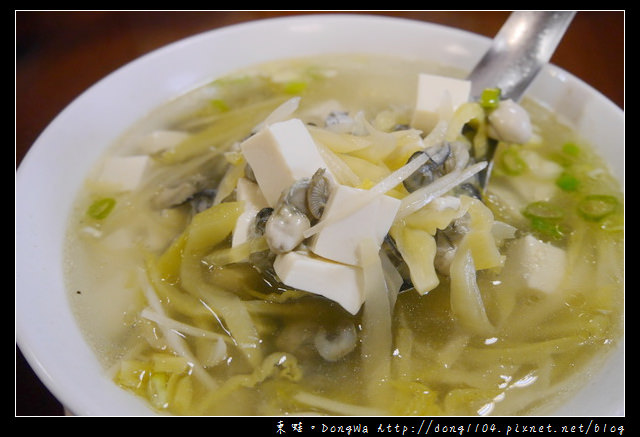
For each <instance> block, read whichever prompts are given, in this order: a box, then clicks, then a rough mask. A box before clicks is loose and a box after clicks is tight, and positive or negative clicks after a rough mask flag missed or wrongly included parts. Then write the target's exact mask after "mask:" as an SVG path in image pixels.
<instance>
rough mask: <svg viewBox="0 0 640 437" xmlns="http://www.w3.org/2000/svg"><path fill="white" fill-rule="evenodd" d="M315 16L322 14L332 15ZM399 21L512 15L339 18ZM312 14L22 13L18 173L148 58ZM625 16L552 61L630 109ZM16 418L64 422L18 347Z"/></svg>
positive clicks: (594, 25) (596, 27) (477, 20)
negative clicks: (198, 37)
mask: <svg viewBox="0 0 640 437" xmlns="http://www.w3.org/2000/svg"><path fill="white" fill-rule="evenodd" d="M325 12H326V11H322V12H315V13H325ZM340 12H347V13H372V14H380V15H392V16H397V17H405V18H410V19H416V20H421V21H427V22H433V23H438V24H443V25H447V26H452V27H456V28H460V29H464V30H468V31H471V32H475V33H479V34H482V35H485V36H488V37H493V36H494V35H495V34H496V32H497V31H498V29H499V28H500V26H501V25H502V23H503V22H504V20H505V19H506V18H507V16H508V15H509V12H508V11H407V12H400V11H398V12H394V11H385V12H377V11H340ZM301 13H309V12H306V11H298V12H289V11H267V12H265V11H207V12H198V11H185V12H145V11H139V12H131V11H100V12H92V11H85V12H68V11H59V12H39V11H16V12H15V31H16V35H15V37H16V76H15V80H16V83H15V90H16V120H15V121H16V168H17V167H18V165H19V164H20V162H21V160H22V158H23V157H24V155H25V154H26V153H27V151H28V150H29V147H30V146H31V144H32V143H33V142H34V141H35V140H36V138H37V137H38V135H39V134H40V133H41V132H42V130H43V129H44V128H45V127H46V126H47V125H48V124H49V123H50V122H51V120H52V119H53V118H54V117H55V116H56V115H57V114H58V113H59V112H60V111H61V110H62V109H64V107H65V106H67V105H68V104H69V103H70V102H71V101H72V100H73V99H74V98H76V97H77V96H78V95H79V94H81V93H82V92H83V91H84V90H86V89H87V88H88V87H89V86H91V85H92V84H94V83H95V82H97V81H98V80H99V79H101V78H102V77H104V76H106V75H108V74H109V73H111V72H112V71H114V70H115V69H117V68H119V67H121V66H122V65H124V64H126V63H127V62H129V61H132V60H134V59H136V58H138V57H140V56H141V55H143V54H145V53H147V52H149V51H151V50H154V49H156V48H159V47H161V46H163V45H166V44H168V43H171V42H173V41H176V40H178V39H181V38H184V37H187V36H190V35H194V34H197V33H200V32H204V31H207V30H211V29H214V28H218V27H222V26H227V25H232V24H236V23H240V22H244V21H250V20H256V19H261V18H269V17H276V16H281V15H291V14H301ZM624 25H625V13H624V11H593V12H592V11H580V12H578V14H577V15H576V17H575V19H574V21H573V22H572V24H571V26H570V28H569V30H568V31H567V33H566V35H565V37H564V38H563V40H562V42H561V44H560V46H559V47H558V49H557V51H556V53H555V54H554V57H553V58H552V60H551V62H553V63H554V64H556V65H558V66H559V67H562V68H564V69H565V70H567V71H569V72H570V73H573V74H574V75H576V76H578V77H580V78H581V79H582V80H584V81H585V82H587V83H588V84H590V85H591V86H593V87H594V88H596V89H598V90H599V91H600V92H601V93H603V94H604V95H605V96H607V97H608V98H609V99H611V100H612V101H613V102H614V103H615V104H617V105H618V106H620V107H621V108H623V109H624V90H625V88H624V41H625V40H624V30H625V29H624ZM15 382H16V384H15V395H16V404H15V414H16V416H42V415H48V416H55V415H63V414H64V409H63V407H62V406H61V405H60V404H59V403H58V402H57V401H56V400H55V398H54V397H53V396H52V395H51V394H50V393H49V392H48V390H47V389H46V388H45V387H44V386H43V385H42V384H41V383H40V382H39V381H38V379H37V377H36V376H35V375H34V373H33V372H32V371H31V369H30V368H29V366H28V364H27V363H26V362H25V360H24V357H23V356H22V354H21V353H20V350H19V349H18V348H17V347H16V381H15Z"/></svg>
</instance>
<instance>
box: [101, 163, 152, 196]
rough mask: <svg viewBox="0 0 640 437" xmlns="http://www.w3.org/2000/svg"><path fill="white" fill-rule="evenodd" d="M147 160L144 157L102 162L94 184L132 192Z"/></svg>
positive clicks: (138, 182)
mask: <svg viewBox="0 0 640 437" xmlns="http://www.w3.org/2000/svg"><path fill="white" fill-rule="evenodd" d="M149 159H150V158H149V157H148V156H144V155H136V156H116V157H112V158H109V159H107V160H106V161H105V162H104V164H103V166H102V169H101V172H100V174H99V175H98V177H97V179H96V182H98V183H99V184H103V185H105V186H107V187H109V188H110V189H115V190H120V191H132V190H134V189H136V188H137V187H138V185H139V184H140V181H141V180H142V176H143V175H144V172H145V170H146V169H147V165H148V163H149Z"/></svg>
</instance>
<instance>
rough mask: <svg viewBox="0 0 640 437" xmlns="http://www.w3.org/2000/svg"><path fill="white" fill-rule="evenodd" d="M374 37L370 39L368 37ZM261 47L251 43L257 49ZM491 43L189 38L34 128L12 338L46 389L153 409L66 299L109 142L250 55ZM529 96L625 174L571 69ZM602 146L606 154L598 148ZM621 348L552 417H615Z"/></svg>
mask: <svg viewBox="0 0 640 437" xmlns="http://www.w3.org/2000/svg"><path fill="white" fill-rule="evenodd" d="M372 35H376V36H377V37H378V38H376V39H375V41H374V39H373V38H372ZM258 42H259V47H258V46H257V44H258ZM488 44H489V40H488V39H487V38H485V37H482V36H478V35H475V34H471V33H469V32H465V31H460V30H456V29H451V28H447V27H443V26H439V25H433V24H427V23H423V22H416V21H409V20H403V19H394V18H383V17H378V16H364V15H335V16H334V15H303V16H296V17H289V18H276V19H270V20H263V21H254V22H249V23H245V24H239V25H235V26H231V27H227V28H221V29H218V30H214V31H211V32H207V33H203V34H200V35H196V36H194V37H190V38H187V39H185V40H182V41H179V42H176V43H174V44H171V45H169V46H167V47H164V48H162V49H159V50H157V51H155V52H152V53H150V54H148V55H146V56H143V57H142V58H140V59H138V60H136V61H134V62H132V63H130V64H128V65H126V66H124V67H123V68H121V69H119V70H117V71H116V72H114V73H113V74H111V75H109V76H108V77H106V78H105V79H103V80H101V81H100V82H98V83H97V84H95V85H94V86H93V87H91V88H90V89H88V90H87V91H86V92H85V93H84V94H82V95H81V96H80V97H79V98H77V99H76V100H75V101H74V102H73V103H72V104H70V105H69V106H68V107H67V108H66V109H65V110H64V111H63V112H62V113H61V114H60V115H59V116H58V117H57V118H56V119H55V120H54V121H53V122H52V123H51V124H50V125H49V126H48V127H47V129H46V130H45V131H44V132H43V133H42V135H41V136H40V137H39V138H38V140H37V141H36V143H35V144H34V145H33V146H32V147H31V149H30V151H29V153H28V154H27V155H26V157H25V158H24V160H23V161H22V163H21V165H20V168H19V169H18V171H17V178H16V305H15V316H16V340H17V343H18V345H19V347H20V349H21V351H22V352H23V354H24V355H25V357H26V359H27V360H28V362H29V363H30V365H31V366H32V368H33V369H34V371H35V372H36V374H37V375H38V376H39V377H40V379H41V380H42V381H43V383H44V384H45V385H46V386H47V387H48V388H49V390H50V391H51V392H52V393H53V394H54V395H55V396H56V397H57V398H58V399H59V400H60V402H61V403H62V404H63V405H65V406H66V407H67V408H68V409H69V410H70V411H72V412H73V413H75V414H78V415H102V416H104V415H148V414H153V413H152V412H151V411H150V410H149V409H148V408H147V406H146V405H145V404H144V403H143V402H142V401H140V400H139V399H138V398H136V397H133V396H132V395H130V394H129V393H127V392H125V391H123V390H121V389H120V388H118V387H117V386H116V385H115V384H114V383H112V382H111V380H110V379H108V378H107V377H106V376H105V375H104V372H103V370H102V369H101V368H100V366H99V364H98V361H97V360H96V358H95V356H94V353H93V351H92V350H91V349H90V348H89V347H88V345H87V344H86V343H85V341H84V339H83V337H82V335H81V333H80V332H79V330H78V327H77V325H76V321H75V320H74V316H73V314H72V313H71V311H70V308H69V305H68V302H67V291H66V290H65V287H64V280H63V269H62V249H63V245H64V235H65V230H66V229H65V228H66V226H67V215H68V213H69V211H70V207H71V203H72V201H73V199H74V197H75V194H76V191H77V189H78V187H79V186H80V185H81V183H82V181H83V178H84V177H85V173H86V171H87V169H88V168H89V167H90V165H91V164H92V163H94V161H96V159H97V158H98V157H99V156H100V155H101V153H102V152H103V151H104V149H105V148H106V147H107V146H109V145H110V144H111V143H112V142H113V141H114V140H115V139H116V137H117V136H118V135H119V134H121V133H122V132H123V131H124V130H125V129H126V128H128V127H129V126H130V125H132V124H133V123H134V122H135V121H137V120H138V119H140V118H141V117H142V116H144V115H145V114H147V113H148V112H149V111H150V110H151V109H153V108H155V107H157V106H158V105H160V104H162V103H163V102H165V101H167V100H168V99H170V98H173V97H175V96H177V95H179V94H182V93H184V92H185V91H187V90H190V89H192V88H194V87H196V86H198V85H201V84H204V83H205V82H207V81H208V80H210V79H212V78H214V77H216V76H220V75H222V74H224V73H227V72H229V71H230V70H235V69H237V68H239V67H243V66H247V65H250V64H255V63H257V62H261V61H265V60H270V59H275V58H287V57H295V56H300V55H310V54H316V53H326V52H368V53H386V54H397V55H408V56H422V57H425V58H429V59H434V60H438V61H440V62H441V63H443V64H448V65H451V66H454V67H458V68H461V69H463V70H469V69H471V68H472V67H473V66H474V65H475V63H476V62H477V61H478V59H479V57H480V56H481V55H482V53H483V52H484V51H485V49H486V48H487V47H488ZM529 94H530V95H532V96H534V97H536V98H537V99H538V100H539V101H541V102H543V103H545V104H547V105H549V106H550V107H552V108H554V109H556V110H557V111H558V112H559V113H560V114H562V115H563V116H565V117H566V118H567V119H568V120H570V121H571V122H572V123H573V124H574V126H575V127H576V128H577V129H578V130H579V131H580V132H581V133H582V134H583V135H584V136H585V137H586V138H589V139H591V140H592V141H593V143H594V145H595V146H596V147H599V148H600V150H601V152H602V154H603V156H606V157H607V159H609V160H610V164H611V167H612V169H613V171H614V172H615V174H617V175H619V177H620V180H621V181H622V180H623V178H624V161H623V156H624V114H623V112H622V110H620V109H619V108H618V107H617V106H615V105H614V104H613V103H611V102H610V101H608V100H607V99H606V98H605V97H604V96H602V95H601V94H600V93H598V92H597V91H595V90H594V89H592V88H590V87H589V86H588V85H586V84H585V83H583V82H582V81H580V80H579V79H577V78H576V77H574V76H572V75H571V74H569V73H567V72H565V71H563V70H561V69H559V68H556V67H554V66H548V67H547V68H545V69H544V71H542V73H541V74H540V75H539V77H538V78H537V80H536V82H535V83H534V84H533V85H532V87H531V89H530V92H529ZM605 148H606V149H605ZM623 363H624V358H623V350H622V348H621V349H620V352H619V353H618V354H616V355H615V356H614V357H613V358H612V359H611V360H610V361H609V363H608V365H607V367H606V368H605V370H604V372H602V373H601V374H598V375H596V376H595V377H594V379H593V380H592V381H591V382H589V384H588V385H587V386H586V387H585V388H584V389H583V390H582V391H581V392H580V393H578V395H577V396H576V397H575V398H574V399H573V400H572V401H571V402H569V403H568V404H567V405H565V407H563V408H562V409H561V410H560V411H559V412H558V414H560V415H595V416H602V415H623V414H624V396H623V393H624V379H623Z"/></svg>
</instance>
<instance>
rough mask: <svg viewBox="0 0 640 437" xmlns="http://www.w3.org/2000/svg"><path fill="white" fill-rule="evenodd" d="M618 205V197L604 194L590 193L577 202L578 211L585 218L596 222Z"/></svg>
mask: <svg viewBox="0 0 640 437" xmlns="http://www.w3.org/2000/svg"><path fill="white" fill-rule="evenodd" d="M617 207H618V199H616V198H615V197H614V196H609V195H606V194H590V195H588V196H586V197H584V198H583V199H582V200H581V201H580V202H579V203H578V213H579V214H580V215H581V216H582V217H583V218H584V219H586V220H589V221H594V222H597V221H599V220H602V219H603V218H605V217H606V216H608V215H609V214H612V213H613V212H614V211H615V210H616V208H617Z"/></svg>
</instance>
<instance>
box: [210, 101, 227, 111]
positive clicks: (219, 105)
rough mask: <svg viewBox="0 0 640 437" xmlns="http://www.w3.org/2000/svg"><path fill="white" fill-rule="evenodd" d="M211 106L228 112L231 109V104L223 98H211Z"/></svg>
mask: <svg viewBox="0 0 640 437" xmlns="http://www.w3.org/2000/svg"><path fill="white" fill-rule="evenodd" d="M211 106H212V107H213V108H214V109H217V110H218V111H220V112H227V111H228V110H230V109H231V108H230V107H229V105H228V104H227V102H225V101H224V100H222V99H213V100H211Z"/></svg>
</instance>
